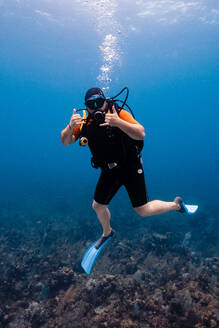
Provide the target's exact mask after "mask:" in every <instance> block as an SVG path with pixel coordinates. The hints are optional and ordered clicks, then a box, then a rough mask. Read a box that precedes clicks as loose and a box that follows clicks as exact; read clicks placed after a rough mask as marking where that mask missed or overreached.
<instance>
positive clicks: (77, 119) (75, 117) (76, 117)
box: [69, 108, 84, 129]
mask: <svg viewBox="0 0 219 328" xmlns="http://www.w3.org/2000/svg"><path fill="white" fill-rule="evenodd" d="M82 123H84V122H83V117H82V116H81V115H80V114H76V109H75V108H74V109H73V114H72V116H71V119H70V122H69V127H70V129H74V128H76V127H77V126H78V125H80V124H82Z"/></svg>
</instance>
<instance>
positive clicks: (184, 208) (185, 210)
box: [174, 196, 198, 215]
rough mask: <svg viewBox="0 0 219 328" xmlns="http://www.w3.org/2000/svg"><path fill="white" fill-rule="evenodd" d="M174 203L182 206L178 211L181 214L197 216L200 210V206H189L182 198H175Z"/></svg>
mask: <svg viewBox="0 0 219 328" xmlns="http://www.w3.org/2000/svg"><path fill="white" fill-rule="evenodd" d="M174 202H175V203H177V204H178V205H179V206H180V209H179V210H178V211H179V212H181V213H187V214H189V215H192V214H195V213H196V211H197V210H198V205H188V204H185V203H184V201H183V200H182V198H181V197H179V196H178V197H175V199H174Z"/></svg>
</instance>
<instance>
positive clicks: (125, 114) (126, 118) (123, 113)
mask: <svg viewBox="0 0 219 328" xmlns="http://www.w3.org/2000/svg"><path fill="white" fill-rule="evenodd" d="M119 117H120V118H121V119H122V120H124V121H126V122H128V123H133V124H139V123H138V122H137V121H136V120H135V119H134V118H133V116H132V115H131V114H129V113H128V112H127V111H126V110H124V109H121V111H120V112H119Z"/></svg>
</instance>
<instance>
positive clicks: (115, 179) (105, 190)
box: [94, 162, 149, 207]
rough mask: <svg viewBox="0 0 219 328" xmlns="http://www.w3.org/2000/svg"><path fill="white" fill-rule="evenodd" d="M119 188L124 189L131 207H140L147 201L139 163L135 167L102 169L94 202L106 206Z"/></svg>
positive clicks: (141, 168) (142, 173) (142, 172)
mask: <svg viewBox="0 0 219 328" xmlns="http://www.w3.org/2000/svg"><path fill="white" fill-rule="evenodd" d="M121 186H124V187H125V188H126V190H127V192H128V195H129V198H130V200H131V203H132V206H133V207H138V206H142V205H144V204H146V203H147V202H148V201H149V200H148V194H147V190H146V184H145V177H144V170H143V166H142V164H141V163H140V162H139V163H138V164H137V165H135V167H128V166H123V167H114V168H112V169H111V170H110V169H102V171H101V175H100V178H99V180H98V182H97V186H96V190H95V194H94V200H95V201H96V202H97V203H99V204H103V205H108V204H109V203H110V201H111V199H112V198H113V196H114V195H115V194H116V192H117V191H118V190H119V188H120V187H121Z"/></svg>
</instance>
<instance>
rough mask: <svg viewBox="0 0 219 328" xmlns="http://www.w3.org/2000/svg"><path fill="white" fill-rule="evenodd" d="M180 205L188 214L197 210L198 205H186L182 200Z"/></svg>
mask: <svg viewBox="0 0 219 328" xmlns="http://www.w3.org/2000/svg"><path fill="white" fill-rule="evenodd" d="M182 207H183V208H184V210H185V212H186V213H187V214H189V215H192V214H195V212H196V211H197V210H198V205H188V204H185V203H184V202H182Z"/></svg>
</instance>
